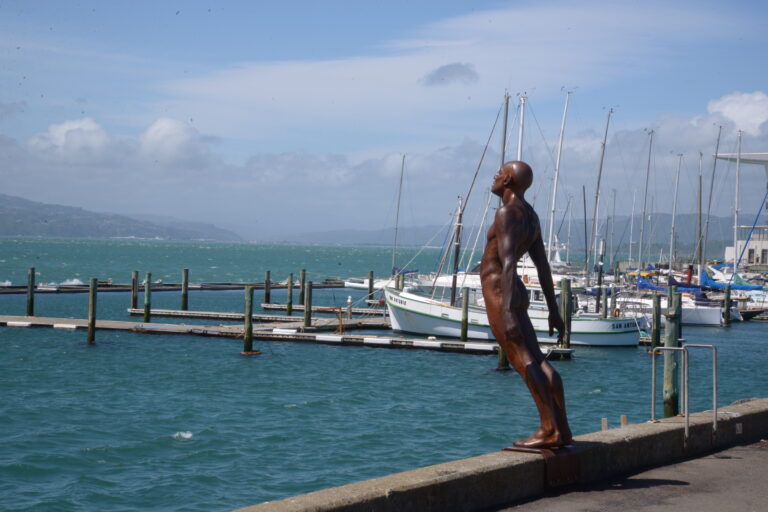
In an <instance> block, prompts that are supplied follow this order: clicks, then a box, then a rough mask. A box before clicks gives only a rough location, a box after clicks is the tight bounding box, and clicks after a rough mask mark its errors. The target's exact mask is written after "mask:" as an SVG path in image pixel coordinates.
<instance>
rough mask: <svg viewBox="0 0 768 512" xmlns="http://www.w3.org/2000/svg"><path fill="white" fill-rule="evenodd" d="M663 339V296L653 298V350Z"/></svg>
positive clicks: (656, 295)
mask: <svg viewBox="0 0 768 512" xmlns="http://www.w3.org/2000/svg"><path fill="white" fill-rule="evenodd" d="M660 339H661V295H659V294H658V293H657V294H654V296H653V311H652V312H651V350H653V349H655V348H656V347H658V346H659V341H660Z"/></svg>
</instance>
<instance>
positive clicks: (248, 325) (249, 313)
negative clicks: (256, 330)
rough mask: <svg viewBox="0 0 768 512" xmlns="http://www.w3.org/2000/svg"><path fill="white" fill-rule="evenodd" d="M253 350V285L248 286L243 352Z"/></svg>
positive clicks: (244, 314) (246, 290)
mask: <svg viewBox="0 0 768 512" xmlns="http://www.w3.org/2000/svg"><path fill="white" fill-rule="evenodd" d="M251 352H253V286H246V287H245V308H244V310H243V354H249V353H251Z"/></svg>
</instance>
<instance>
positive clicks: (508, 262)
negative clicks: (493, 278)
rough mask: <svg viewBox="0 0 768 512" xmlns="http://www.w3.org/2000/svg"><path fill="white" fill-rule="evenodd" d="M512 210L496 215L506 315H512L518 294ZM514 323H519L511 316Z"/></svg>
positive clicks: (515, 242) (515, 241) (515, 240)
mask: <svg viewBox="0 0 768 512" xmlns="http://www.w3.org/2000/svg"><path fill="white" fill-rule="evenodd" d="M511 216H512V212H510V211H509V210H506V209H502V210H500V211H499V214H498V215H497V217H496V243H497V247H498V251H499V254H498V256H499V261H500V262H501V291H502V300H503V302H502V303H503V305H504V315H505V316H507V317H512V316H513V315H511V312H512V310H513V309H514V305H515V304H516V301H518V300H520V298H519V297H518V296H517V237H515V236H514V233H515V231H514V225H513V223H514V219H513V218H510V217H511ZM511 320H512V322H513V323H515V324H516V323H517V322H516V320H515V319H514V318H511Z"/></svg>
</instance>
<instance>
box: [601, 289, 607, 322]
mask: <svg viewBox="0 0 768 512" xmlns="http://www.w3.org/2000/svg"><path fill="white" fill-rule="evenodd" d="M600 318H603V319H605V318H608V289H607V288H606V289H605V290H603V308H602V310H601V311H600Z"/></svg>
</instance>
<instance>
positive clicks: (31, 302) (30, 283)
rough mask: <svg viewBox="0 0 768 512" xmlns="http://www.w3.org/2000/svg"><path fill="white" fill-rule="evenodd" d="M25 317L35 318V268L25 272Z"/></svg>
mask: <svg viewBox="0 0 768 512" xmlns="http://www.w3.org/2000/svg"><path fill="white" fill-rule="evenodd" d="M27 316H35V267H29V271H28V272H27Z"/></svg>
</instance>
